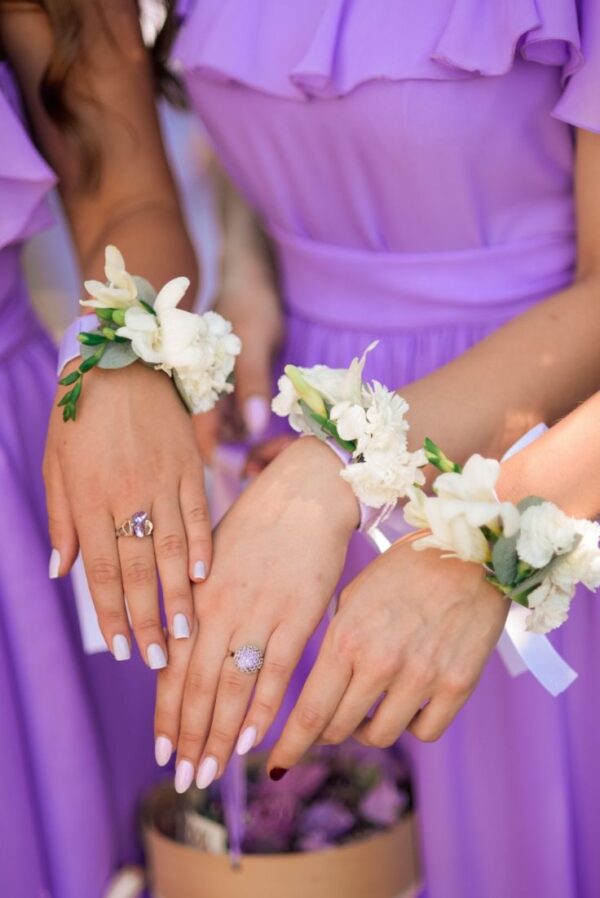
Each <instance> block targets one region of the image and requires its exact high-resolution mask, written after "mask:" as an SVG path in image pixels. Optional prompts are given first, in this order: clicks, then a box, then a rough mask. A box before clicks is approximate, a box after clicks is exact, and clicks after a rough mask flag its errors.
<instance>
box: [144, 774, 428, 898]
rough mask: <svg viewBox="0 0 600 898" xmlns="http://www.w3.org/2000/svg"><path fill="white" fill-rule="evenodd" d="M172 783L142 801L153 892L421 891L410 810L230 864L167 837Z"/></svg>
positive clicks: (230, 897)
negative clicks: (333, 841)
mask: <svg viewBox="0 0 600 898" xmlns="http://www.w3.org/2000/svg"><path fill="white" fill-rule="evenodd" d="M176 800H177V799H176V796H175V792H174V790H173V788H172V786H171V785H170V784H169V785H166V786H165V785H163V786H159V787H157V788H156V789H154V790H153V791H152V792H151V793H150V794H149V796H148V798H147V799H146V802H145V806H144V815H143V816H144V842H145V846H146V853H147V861H148V873H149V879H150V894H151V895H152V898H306V896H307V895H310V896H311V898H415V896H416V895H417V894H418V892H419V889H420V873H419V863H418V847H417V846H418V840H417V832H416V821H415V816H414V814H408V815H407V816H406V817H405V818H404V819H402V820H401V821H400V822H399V823H398V824H396V826H394V827H393V828H391V829H389V830H385V831H382V832H381V833H377V834H375V835H371V836H368V837H366V838H364V839H360V840H356V841H354V842H351V843H348V844H346V845H341V846H339V847H338V848H330V849H326V850H323V851H311V852H305V853H300V852H298V853H297V852H293V853H288V854H260V855H259V854H255V855H244V856H243V857H242V861H241V866H240V867H239V868H234V867H232V866H231V863H230V860H229V857H228V856H227V855H224V854H210V853H208V852H205V851H200V850H198V849H197V848H195V847H193V846H190V845H184V844H182V843H181V842H177V841H175V840H174V839H172V838H170V837H169V836H168V835H165V833H164V830H165V829H166V828H167V827H165V826H164V825H162V824H163V823H164V821H166V820H168V819H169V818H170V819H171V820H172V818H173V812H174V807H175V802H176Z"/></svg>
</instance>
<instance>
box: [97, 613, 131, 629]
mask: <svg viewBox="0 0 600 898" xmlns="http://www.w3.org/2000/svg"><path fill="white" fill-rule="evenodd" d="M98 616H99V617H100V618H101V620H102V623H103V624H104V626H105V627H107V628H108V629H109V630H112V629H113V628H114V629H116V628H117V627H122V626H123V621H124V619H125V615H124V613H123V610H122V609H119V608H102V609H100V610H99V611H98ZM127 629H129V626H127Z"/></svg>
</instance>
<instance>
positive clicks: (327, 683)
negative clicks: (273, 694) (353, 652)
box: [267, 648, 352, 780]
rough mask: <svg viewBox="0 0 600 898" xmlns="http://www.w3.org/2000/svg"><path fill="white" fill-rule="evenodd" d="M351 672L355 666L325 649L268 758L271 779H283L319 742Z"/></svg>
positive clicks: (344, 689) (346, 685) (345, 687)
mask: <svg viewBox="0 0 600 898" xmlns="http://www.w3.org/2000/svg"><path fill="white" fill-rule="evenodd" d="M351 675H352V668H351V666H350V664H349V663H348V662H345V661H343V660H342V659H341V658H336V657H335V656H334V655H333V653H332V652H329V651H323V648H322V649H321V652H320V654H319V656H318V658H317V660H316V662H315V666H314V667H313V669H312V671H311V673H310V676H309V677H308V680H307V681H306V683H305V685H304V689H303V690H302V692H301V694H300V698H299V699H298V701H297V702H296V706H295V707H294V709H293V711H292V713H291V714H290V716H289V718H288V722H287V723H286V725H285V727H284V730H283V733H282V734H281V736H280V737H279V740H278V741H277V743H276V745H275V747H274V748H273V750H272V752H271V754H270V756H269V760H268V761H267V770H268V771H269V776H270V777H271V779H275V780H277V779H281V777H282V776H283V775H284V774H285V773H286V772H287V770H288V769H289V768H290V767H292V766H293V765H294V764H297V763H298V761H299V760H300V759H301V758H302V756H303V755H304V754H305V753H306V752H307V751H308V749H309V748H310V747H311V745H312V744H313V743H314V742H316V740H317V739H318V738H319V736H320V735H321V733H322V732H323V731H324V729H325V728H326V727H327V725H328V723H329V721H330V720H331V718H332V717H333V715H334V714H335V711H336V709H337V707H338V705H339V703H340V701H341V699H342V696H343V695H344V693H345V691H346V689H347V687H348V683H349V682H350V678H351Z"/></svg>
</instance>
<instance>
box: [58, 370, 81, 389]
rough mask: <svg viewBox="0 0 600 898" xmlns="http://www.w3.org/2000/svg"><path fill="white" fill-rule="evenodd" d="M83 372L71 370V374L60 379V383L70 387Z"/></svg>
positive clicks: (62, 385)
mask: <svg viewBox="0 0 600 898" xmlns="http://www.w3.org/2000/svg"><path fill="white" fill-rule="evenodd" d="M80 377H81V374H80V373H79V371H71V373H70V374H67V376H66V377H63V378H62V380H59V384H60V385H61V387H70V386H71V384H74V383H75V381H76V380H79V378H80Z"/></svg>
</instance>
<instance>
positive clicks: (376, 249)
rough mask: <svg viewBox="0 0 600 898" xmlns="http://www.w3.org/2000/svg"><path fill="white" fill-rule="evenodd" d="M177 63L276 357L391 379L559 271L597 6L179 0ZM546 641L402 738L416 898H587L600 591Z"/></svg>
mask: <svg viewBox="0 0 600 898" xmlns="http://www.w3.org/2000/svg"><path fill="white" fill-rule="evenodd" d="M176 55H177V56H178V58H179V59H180V60H181V61H182V63H183V65H184V68H185V70H186V79H187V83H188V86H189V90H190V94H191V97H192V101H193V103H194V105H195V107H196V108H197V110H198V112H199V114H200V115H201V117H202V120H203V122H204V124H205V125H206V127H207V129H208V131H209V134H210V135H211V138H212V140H213V142H214V145H215V147H216V150H217V152H218V154H219V156H220V159H221V161H222V162H223V163H224V165H225V166H226V168H227V170H228V172H229V174H230V175H231V177H232V178H233V179H234V180H235V182H236V183H237V184H238V186H239V187H240V188H241V190H242V191H243V192H244V194H245V195H246V197H247V198H248V200H249V201H250V202H251V203H252V204H253V205H254V206H255V207H256V209H258V210H259V212H260V213H261V214H262V216H263V217H264V219H265V222H266V225H267V228H268V230H269V232H270V234H271V236H272V238H273V241H274V244H275V247H276V252H277V259H278V262H279V270H280V273H281V283H282V294H283V299H284V303H285V307H286V312H287V345H286V347H285V350H284V353H283V358H284V359H286V360H288V361H290V362H295V363H297V364H301V365H312V364H314V363H316V362H322V363H326V364H329V365H334V366H340V365H346V364H347V363H348V362H349V361H350V359H351V358H352V357H353V356H356V355H360V353H361V352H362V351H363V349H364V348H365V347H366V346H367V345H368V344H369V342H371V341H372V340H374V339H378V340H379V341H380V344H379V347H378V349H377V350H376V351H375V352H373V353H371V355H370V356H369V359H368V363H367V371H366V373H367V375H368V376H370V377H377V378H378V379H380V380H382V381H384V382H385V383H387V384H389V385H398V386H399V385H401V384H402V383H406V382H409V381H411V380H413V379H415V378H418V377H421V376H423V375H425V374H427V373H428V372H430V371H432V370H433V369H435V368H437V367H438V366H440V365H442V364H443V363H445V362H447V361H448V360H450V359H452V358H453V357H455V356H456V355H458V354H459V353H461V352H463V351H464V350H466V349H467V348H468V347H470V346H471V345H472V344H474V343H475V342H476V341H478V340H480V339H481V338H482V337H483V336H485V335H486V334H488V333H489V332H490V331H493V330H494V329H495V328H497V327H498V326H499V325H501V324H502V323H504V322H506V321H507V320H509V319H510V318H512V317H514V316H515V315H518V314H520V313H521V312H522V311H524V310H525V309H527V308H528V307H530V306H531V305H532V304H534V303H536V302H538V301H540V300H543V299H544V298H545V297H547V296H548V295H550V294H552V293H553V292H555V291H557V290H560V289H561V288H563V287H565V286H566V285H568V284H569V283H570V282H571V280H572V277H573V269H574V262H575V222H574V208H573V206H574V204H573V127H572V126H579V127H581V128H586V129H589V130H592V131H600V3H598V2H597V0H581V2H576V0H427V2H424V0H421V2H417V0H375V2H373V0H302V2H294V3H286V2H282V0H196V2H195V4H194V5H193V7H192V9H191V12H190V14H189V19H188V21H187V22H186V25H185V27H184V30H183V32H182V35H181V37H180V40H179V44H178V47H177V52H176ZM356 551H357V552H360V551H364V550H361V549H359V548H357V549H356ZM353 561H354V563H356V555H355V556H354V559H353ZM553 641H554V642H555V644H557V646H558V647H559V648H560V649H561V651H562V653H563V654H564V656H565V657H566V659H567V660H568V661H569V662H570V663H571V664H572V665H573V666H574V667H575V668H576V669H577V670H578V671H579V673H580V677H579V679H578V680H577V681H576V683H575V684H574V685H573V686H572V687H571V688H570V689H569V690H568V692H567V693H566V694H564V695H563V696H562V697H560V698H558V699H553V698H551V697H550V696H549V695H547V694H545V693H544V691H543V690H542V689H541V687H540V686H539V685H538V684H537V683H536V682H535V681H534V680H533V678H531V677H527V676H525V677H522V678H519V679H517V680H513V679H511V678H510V677H509V675H508V674H507V672H506V671H505V669H504V668H503V666H502V664H501V662H500V660H499V658H498V657H497V656H496V655H494V656H492V658H491V660H490V663H489V665H488V666H487V669H486V671H485V673H484V676H483V678H482V681H481V684H480V686H479V687H478V689H477V691H476V693H475V695H474V696H473V698H472V699H471V700H470V702H469V703H468V705H467V706H466V707H465V709H464V710H463V711H462V712H461V714H460V715H459V717H458V719H457V720H456V721H455V723H454V724H453V725H452V727H451V728H450V730H449V731H448V732H447V733H446V735H445V736H444V737H443V738H442V739H441V740H440V741H439V742H438V743H436V744H432V745H424V744H420V743H417V741H416V740H414V739H412V738H411V737H407V740H406V743H407V747H408V748H409V750H410V752H411V755H412V758H413V761H414V771H415V779H416V787H417V792H418V801H419V807H420V817H421V824H422V834H423V851H424V859H425V867H426V879H427V884H428V889H429V893H430V896H431V898H509V896H510V898H533V896H544V898H598V896H599V895H600V855H599V852H598V845H600V799H599V794H600V774H599V773H598V758H599V757H600V715H598V713H597V711H596V706H597V702H596V689H597V684H598V682H600V660H599V659H600V651H599V650H598V647H599V646H600V609H599V608H597V607H596V600H594V599H592V598H591V597H589V596H584V597H583V598H580V599H579V600H578V601H577V602H575V604H574V608H573V613H572V616H571V619H570V620H569V623H568V624H567V626H565V627H564V628H563V629H562V630H561V631H560V632H559V633H558V634H555V636H554V638H553Z"/></svg>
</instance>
